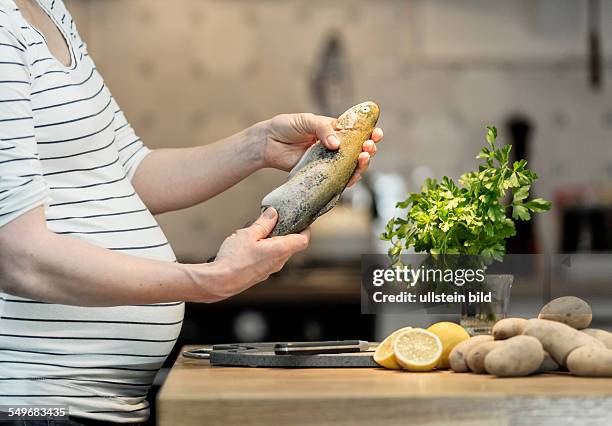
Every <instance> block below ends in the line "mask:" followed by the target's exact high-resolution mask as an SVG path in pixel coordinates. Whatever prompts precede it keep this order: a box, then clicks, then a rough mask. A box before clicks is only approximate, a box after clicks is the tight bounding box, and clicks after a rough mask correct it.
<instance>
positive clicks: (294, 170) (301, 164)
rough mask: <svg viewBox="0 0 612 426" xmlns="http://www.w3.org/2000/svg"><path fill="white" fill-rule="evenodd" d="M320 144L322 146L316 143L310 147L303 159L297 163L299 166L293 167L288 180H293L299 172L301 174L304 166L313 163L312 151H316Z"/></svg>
mask: <svg viewBox="0 0 612 426" xmlns="http://www.w3.org/2000/svg"><path fill="white" fill-rule="evenodd" d="M318 144H320V142H317V143H314V144H312V145H310V147H308V149H307V150H306V151H305V152H304V154H302V157H301V158H300V160H299V161H298V162H297V164H296V165H295V166H293V168H292V169H291V171H290V172H289V176H288V177H287V180H289V179H291V178H292V177H293V176H295V175H296V174H297V172H299V171H300V170H301V169H302V168H304V166H306V165H307V164H308V163H310V161H311V159H310V155H311V153H312V151H313V150H314V149H315V146H317V145H318Z"/></svg>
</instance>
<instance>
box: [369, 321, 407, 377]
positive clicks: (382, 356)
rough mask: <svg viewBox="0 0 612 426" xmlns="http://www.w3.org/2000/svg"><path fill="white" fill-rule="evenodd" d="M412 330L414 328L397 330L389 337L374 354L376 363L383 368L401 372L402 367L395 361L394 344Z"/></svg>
mask: <svg viewBox="0 0 612 426" xmlns="http://www.w3.org/2000/svg"><path fill="white" fill-rule="evenodd" d="M411 329H412V327H404V328H400V329H399V330H395V331H394V332H393V333H391V334H390V335H388V336H387V338H386V339H385V340H383V341H382V342H381V343H380V345H378V347H377V348H376V351H375V352H374V361H376V363H377V364H378V365H380V366H381V367H385V368H389V369H391V370H399V369H400V368H402V366H401V365H399V364H398V363H397V361H396V360H395V354H394V353H393V342H394V341H395V337H397V336H398V335H399V334H400V333H402V332H404V331H407V330H411Z"/></svg>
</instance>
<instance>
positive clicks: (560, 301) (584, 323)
mask: <svg viewBox="0 0 612 426" xmlns="http://www.w3.org/2000/svg"><path fill="white" fill-rule="evenodd" d="M538 318H539V319H545V320H550V321H557V322H562V323H563V324H567V325H569V326H570V327H574V328H576V329H578V330H580V329H583V328H587V327H588V326H589V325H590V324H591V320H592V319H593V312H592V311H591V307H590V306H589V304H588V303H587V302H585V301H584V300H582V299H580V298H578V297H574V296H564V297H559V298H557V299H553V300H551V301H550V302H548V303H547V304H546V305H544V307H543V308H542V310H541V311H540V315H538Z"/></svg>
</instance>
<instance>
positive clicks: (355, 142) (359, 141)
mask: <svg viewBox="0 0 612 426" xmlns="http://www.w3.org/2000/svg"><path fill="white" fill-rule="evenodd" d="M379 113H380V110H379V108H378V105H376V104H375V103H374V102H363V103H361V104H359V105H355V106H354V107H352V108H350V109H349V110H347V111H346V112H345V113H344V114H342V115H341V116H340V117H339V118H338V120H337V122H336V129H337V131H336V136H338V139H340V148H339V149H338V150H336V151H332V150H329V149H327V148H326V147H325V146H324V145H323V144H322V143H321V142H320V141H319V142H317V143H315V144H314V145H312V146H311V147H310V148H309V149H308V150H307V151H306V152H305V153H304V155H303V156H302V158H301V159H300V161H299V162H298V163H297V164H296V166H295V167H294V168H293V170H291V172H290V173H289V177H288V179H287V182H285V183H284V184H283V185H281V186H279V187H278V188H276V189H275V190H274V191H272V192H270V193H269V194H268V195H266V196H265V197H264V199H263V200H262V201H261V207H262V210H265V209H266V208H267V207H274V208H275V209H276V211H277V212H278V222H277V223H276V226H275V227H274V229H273V230H272V232H271V233H270V235H269V236H270V237H273V236H277V235H287V234H293V233H298V232H301V231H303V230H304V229H306V228H307V227H308V226H309V225H310V224H311V223H312V222H314V221H315V219H316V218H318V217H319V216H321V215H322V214H324V213H327V212H328V211H329V210H331V209H332V208H333V207H334V206H335V205H336V203H337V202H338V199H339V198H340V194H342V191H344V188H345V187H346V184H347V183H348V181H349V179H350V178H351V176H352V175H353V172H354V171H355V169H356V168H357V157H359V154H360V153H361V152H362V145H363V143H364V142H365V141H367V140H368V139H370V137H371V136H372V131H373V130H374V127H375V126H376V122H377V121H378V116H379Z"/></svg>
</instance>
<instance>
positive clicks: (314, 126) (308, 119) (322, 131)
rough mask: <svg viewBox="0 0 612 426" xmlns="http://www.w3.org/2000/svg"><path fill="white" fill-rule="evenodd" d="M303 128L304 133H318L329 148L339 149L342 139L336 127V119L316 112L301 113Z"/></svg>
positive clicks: (319, 138) (317, 135) (318, 136)
mask: <svg viewBox="0 0 612 426" xmlns="http://www.w3.org/2000/svg"><path fill="white" fill-rule="evenodd" d="M299 118H300V119H301V124H302V129H303V131H304V133H306V134H310V135H316V139H318V140H320V141H321V142H322V143H323V145H325V146H326V147H327V148H328V149H334V150H335V149H338V147H339V146H340V140H339V139H338V136H336V131H335V129H334V126H335V120H334V119H332V118H330V117H323V116H321V115H315V114H300V117H299Z"/></svg>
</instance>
